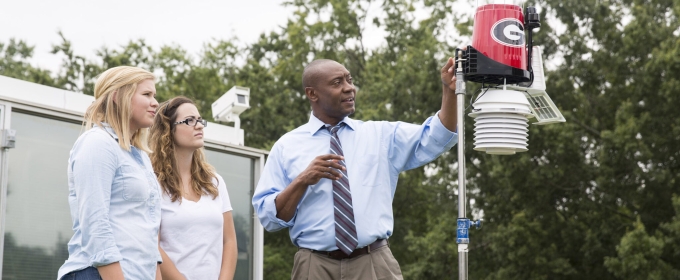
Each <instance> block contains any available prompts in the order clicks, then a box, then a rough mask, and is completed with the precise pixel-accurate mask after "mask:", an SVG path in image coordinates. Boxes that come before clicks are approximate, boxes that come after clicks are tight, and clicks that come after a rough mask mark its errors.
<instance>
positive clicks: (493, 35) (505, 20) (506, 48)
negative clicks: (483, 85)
mask: <svg viewBox="0 0 680 280" xmlns="http://www.w3.org/2000/svg"><path fill="white" fill-rule="evenodd" d="M472 47H474V48H475V49H476V50H477V51H478V52H480V53H481V54H483V55H485V56H487V57H488V58H490V59H492V60H494V61H496V62H499V63H502V64H505V65H507V66H510V67H513V68H518V69H522V70H527V49H526V38H525V33H524V14H523V13H522V8H521V7H520V6H517V5H507V4H488V5H483V6H480V7H478V8H477V13H476V14H475V23H474V31H473V32H472Z"/></svg>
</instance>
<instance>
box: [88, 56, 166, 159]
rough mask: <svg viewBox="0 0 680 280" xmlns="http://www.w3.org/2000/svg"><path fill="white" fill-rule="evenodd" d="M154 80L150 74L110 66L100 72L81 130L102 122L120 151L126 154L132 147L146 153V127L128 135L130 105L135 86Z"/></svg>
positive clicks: (140, 69)
mask: <svg viewBox="0 0 680 280" xmlns="http://www.w3.org/2000/svg"><path fill="white" fill-rule="evenodd" d="M155 78H156V77H155V76H154V75H153V74H152V73H151V72H149V71H147V70H144V69H142V68H139V67H132V66H118V67H113V68H110V69H108V70H106V71H104V73H101V74H100V75H99V77H98V78H97V82H96V83H95V84H94V97H95V101H94V102H93V103H92V105H90V107H88V108H87V111H86V112H85V122H86V123H85V128H86V129H90V128H92V127H93V126H94V125H95V124H96V125H97V126H99V127H102V122H106V123H108V124H109V125H110V126H111V128H113V130H114V131H115V132H116V135H118V144H119V145H120V147H121V148H123V149H124V150H126V151H130V145H132V146H135V147H137V148H139V149H141V150H143V151H145V152H147V153H148V152H150V151H151V150H150V149H149V147H148V146H147V138H148V136H149V129H148V128H140V129H138V130H137V131H135V132H134V133H132V135H130V120H131V118H132V113H131V110H132V109H131V103H132V96H133V95H134V94H135V91H136V90H137V85H138V84H139V83H140V82H142V81H144V80H149V79H151V80H155Z"/></svg>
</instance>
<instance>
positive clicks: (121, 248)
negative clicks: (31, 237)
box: [57, 124, 162, 279]
mask: <svg viewBox="0 0 680 280" xmlns="http://www.w3.org/2000/svg"><path fill="white" fill-rule="evenodd" d="M103 126H104V127H97V126H95V127H94V128H92V129H90V130H88V131H86V132H85V133H83V135H81V136H80V137H79V138H78V140H77V141H76V143H75V144H74V145H73V149H72V150H71V154H70V158H69V161H68V186H69V196H68V201H69V205H70V208H71V220H72V221H73V231H74V234H73V237H72V238H71V240H70V241H69V243H68V252H69V258H68V260H66V262H65V263H64V264H63V265H62V266H61V268H60V269H59V274H58V277H57V279H60V278H61V277H62V276H64V275H65V274H67V273H69V272H71V271H77V270H81V269H84V268H87V267H89V266H94V267H97V266H103V265H107V264H111V263H114V262H120V265H121V267H122V269H123V274H124V275H125V278H126V279H154V278H155V275H156V266H157V264H158V263H160V262H161V261H162V259H161V256H160V253H159V252H158V229H159V227H160V221H161V205H160V185H159V184H158V181H157V180H156V176H155V175H154V173H153V168H152V167H151V160H150V159H149V156H148V155H147V154H146V153H145V152H144V151H142V150H139V149H137V148H136V147H134V146H132V147H131V151H129V152H128V151H126V150H124V149H122V148H121V147H120V146H119V145H118V136H117V135H116V133H115V131H114V130H113V129H112V128H111V127H110V126H108V124H104V125H103Z"/></svg>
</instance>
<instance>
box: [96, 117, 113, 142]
mask: <svg viewBox="0 0 680 280" xmlns="http://www.w3.org/2000/svg"><path fill="white" fill-rule="evenodd" d="M94 126H95V127H99V126H98V125H97V124H96V123H95V124H94ZM102 128H103V129H104V131H106V133H108V134H109V135H111V137H113V139H115V140H116V142H118V135H117V134H116V131H115V130H113V127H111V125H110V124H108V123H105V122H102Z"/></svg>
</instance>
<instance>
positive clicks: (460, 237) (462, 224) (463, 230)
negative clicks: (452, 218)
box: [456, 218, 482, 244]
mask: <svg viewBox="0 0 680 280" xmlns="http://www.w3.org/2000/svg"><path fill="white" fill-rule="evenodd" d="M457 223H458V230H457V236H456V243H458V244H468V243H470V236H469V229H470V226H474V227H475V228H477V229H479V228H481V227H482V220H481V219H480V220H477V221H470V219H468V218H458V222H457Z"/></svg>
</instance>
